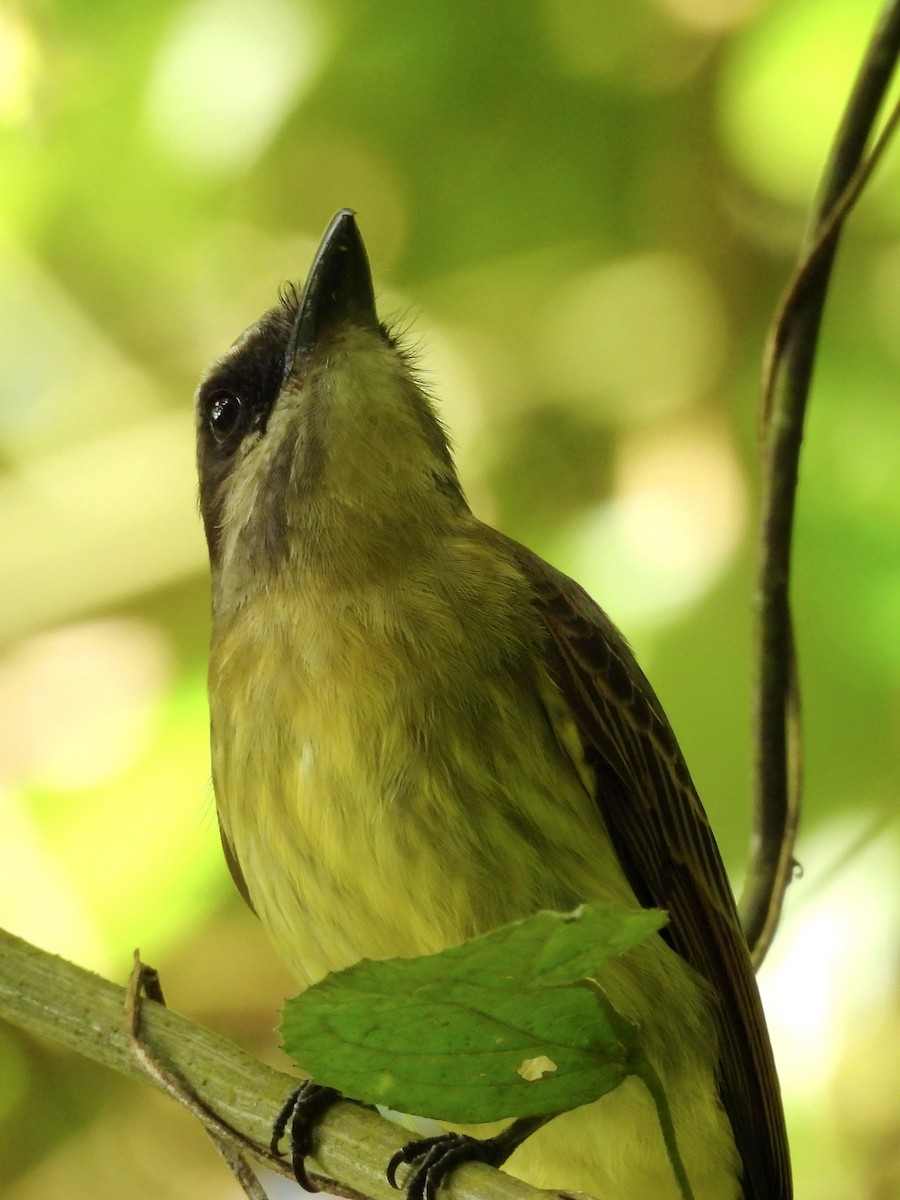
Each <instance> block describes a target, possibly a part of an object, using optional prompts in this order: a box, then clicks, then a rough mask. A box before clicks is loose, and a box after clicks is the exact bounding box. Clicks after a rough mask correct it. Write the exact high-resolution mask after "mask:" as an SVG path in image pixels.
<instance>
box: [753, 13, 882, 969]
mask: <svg viewBox="0 0 900 1200" xmlns="http://www.w3.org/2000/svg"><path fill="white" fill-rule="evenodd" d="M898 55H900V0H890V2H889V3H887V4H886V5H885V7H884V10H883V12H882V15H881V19H880V21H879V23H878V26H877V27H876V30H875V32H874V34H873V35H872V39H871V41H870V43H869V47H868V49H867V51H866V55H865V58H864V60H863V63H862V66H861V67H860V70H859V74H858V76H857V79H856V82H855V84H854V86H853V90H852V92H851V95H850V99H849V101H848V104H847V108H846V111H845V113H844V117H843V119H842V121H841V125H840V128H839V129H838V132H837V135H836V137H835V141H834V145H833V147H832V151H831V154H830V157H829V160H828V163H827V165H826V168H825V171H824V174H823V178H822V183H821V185H820V188H819V195H818V198H817V201H816V204H815V205H814V208H813V212H812V215H811V218H810V221H809V225H808V228H807V234H806V237H805V241H804V247H803V251H802V254H801V263H800V266H799V267H798V269H797V271H796V272H795V275H794V277H793V279H792V281H791V285H790V287H789V288H788V291H787V293H786V296H785V298H784V300H783V302H782V304H781V306H780V308H779V311H778V313H777V315H776V320H775V325H774V328H773V331H772V333H771V335H770V339H769V350H768V353H767V356H766V376H765V379H764V383H763V392H762V405H761V437H760V441H761V457H762V462H763V502H762V516H761V522H760V541H761V551H760V564H759V576H758V583H757V621H758V638H759V650H758V653H759V661H758V667H757V672H758V679H757V687H756V717H755V725H756V732H755V741H756V799H755V825H754V845H753V854H752V861H751V864H750V869H749V871H748V876H747V882H746V885H745V888H744V892H743V895H742V896H741V906H740V907H741V917H742V921H743V925H744V930H745V932H746V934H747V940H748V943H749V945H750V947H751V953H752V955H753V960H754V963H755V965H756V966H757V967H758V966H759V964H760V963H761V962H762V960H763V958H764V957H765V954H766V951H767V950H768V948H769V945H770V944H771V941H772V937H773V936H774V933H775V929H776V927H777V925H778V920H779V917H780V915H781V907H782V903H783V901H784V893H785V890H786V889H787V885H788V883H789V882H790V879H791V875H792V872H793V866H794V857H793V855H794V840H795V837H796V832H797V824H798V821H799V814H800V795H801V775H802V766H801V758H802V754H801V730H800V699H799V685H798V679H797V668H796V662H795V656H794V634H793V625H792V619H791V609H790V598H789V582H790V566H791V539H792V534H793V519H794V503H795V498H796V491H797V475H798V466H799V459H800V449H801V445H802V442H803V425H804V419H805V415H806V406H807V401H808V397H809V389H810V384H811V381H812V374H813V367H814V363H815V356H816V349H817V345H818V337H819V329H820V325H821V320H822V312H823V309H824V306H825V298H826V294H827V291H828V282H829V279H830V275H831V268H832V265H833V263H834V256H835V253H836V251H837V245H838V240H839V237H840V233H841V230H842V228H843V224H844V221H845V220H846V217H847V215H848V214H849V212H850V210H851V208H852V206H853V204H854V203H855V202H856V200H857V199H858V197H859V195H860V193H861V191H862V188H863V186H864V184H865V183H866V181H867V180H868V178H869V175H870V174H871V171H872V169H873V167H874V165H875V163H876V162H877V160H878V158H879V157H880V155H881V153H882V151H883V150H884V147H885V146H886V144H887V141H888V139H889V137H890V135H891V133H892V132H893V130H894V128H895V125H896V122H897V119H898V118H897V113H894V114H892V116H891V118H890V120H889V122H888V124H887V125H886V126H885V129H884V132H883V134H882V136H881V137H880V138H879V140H878V142H877V144H876V146H875V148H874V150H873V151H872V153H871V154H870V155H869V158H868V159H864V155H865V150H866V146H867V144H868V142H869V138H870V136H871V132H872V128H873V126H874V124H875V121H876V119H877V116H878V112H879V110H880V108H881V105H882V102H883V100H884V96H885V93H886V91H887V88H888V86H889V84H890V81H891V77H892V75H893V72H894V68H895V66H896V63H897V58H898Z"/></svg>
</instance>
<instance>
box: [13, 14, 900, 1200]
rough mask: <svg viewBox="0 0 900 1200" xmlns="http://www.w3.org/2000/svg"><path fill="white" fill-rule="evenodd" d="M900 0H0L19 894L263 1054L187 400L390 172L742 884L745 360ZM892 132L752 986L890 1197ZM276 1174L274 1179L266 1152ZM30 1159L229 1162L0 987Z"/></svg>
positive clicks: (814, 510) (401, 206)
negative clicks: (60, 1047)
mask: <svg viewBox="0 0 900 1200" xmlns="http://www.w3.org/2000/svg"><path fill="white" fill-rule="evenodd" d="M875 13H876V3H875V0H856V2H855V3H854V4H848V3H846V0H769V2H768V3H766V2H765V0H627V2H625V3H622V2H621V0H493V2H491V3H483V2H478V3H476V2H474V0H430V2H429V3H427V4H425V3H416V2H414V0H378V2H377V3H376V2H375V0H252V2H250V0H160V2H159V3H155V4H133V3H126V2H125V0H43V2H42V0H32V2H28V0H22V2H21V3H17V2H16V0H3V3H2V6H0V142H2V152H0V164H2V166H0V178H2V187H0V362H2V369H0V414H2V420H0V571H2V579H3V583H2V587H0V641H2V646H3V649H2V656H0V924H2V925H4V926H6V927H8V928H9V929H11V930H12V931H13V932H16V933H18V934H20V935H22V936H25V937H27V938H29V939H31V940H33V941H35V942H37V943H38V944H40V945H41V946H44V947H46V948H48V949H50V950H53V951H55V952H58V953H61V954H64V955H66V956H68V957H70V958H72V959H74V960H76V961H78V962H80V963H82V964H84V965H87V966H90V967H92V968H94V969H96V970H98V971H100V972H102V973H104V974H106V975H109V976H111V977H113V978H117V979H119V980H122V981H124V979H125V978H126V976H127V972H128V968H129V960H130V952H131V950H132V948H133V947H134V946H135V945H136V944H139V945H140V947H141V949H142V952H143V955H144V957H145V958H146V959H147V960H148V961H150V962H152V963H154V964H155V965H156V966H158V967H159V968H160V969H161V971H162V975H163V981H164V984H165V986H166V991H167V993H168V996H169V1000H170V1003H171V1004H172V1005H173V1006H174V1007H176V1008H178V1009H180V1010H181V1011H183V1012H186V1013H188V1014H189V1015H191V1016H194V1017H196V1018H198V1019H200V1020H202V1021H205V1022H206V1023H208V1024H210V1025H212V1026H214V1027H215V1028H217V1029H219V1030H220V1031H222V1032H224V1033H226V1034H228V1035H230V1036H232V1037H234V1038H236V1039H238V1040H239V1041H240V1042H241V1043H242V1044H244V1045H245V1046H248V1047H249V1048H251V1049H254V1050H256V1051H257V1052H258V1053H260V1054H264V1055H266V1056H268V1057H270V1058H271V1059H272V1061H278V1051H277V1048H276V1046H275V1038H274V1035H273V1034H272V1032H271V1030H272V1028H273V1026H274V1024H275V1012H276V1008H277V1006H278V1005H279V1004H280V1002H281V1001H282V999H283V998H284V997H285V996H286V995H288V994H289V993H290V991H291V983H290V980H289V979H288V978H287V976H286V974H285V973H284V971H283V970H282V968H281V967H280V966H279V965H278V963H277V961H276V960H275V958H274V955H273V954H272V952H271V951H270V949H269V947H268V946H267V944H266V943H265V941H264V939H263V935H262V934H261V932H260V931H259V930H258V929H257V927H256V924H255V921H254V919H253V918H252V916H250V915H249V914H248V913H245V912H244V911H243V909H242V907H241V904H240V902H239V901H238V899H237V898H236V896H235V895H234V893H233V891H232V888H231V885H230V881H229V880H228V878H227V875H226V872H225V869H224V866H223V863H222V861H221V859H220V852H219V846H218V838H217V835H216V831H215V822H214V817H213V813H212V800H211V793H210V787H209V784H208V764H207V744H206V724H207V716H206V701H205V695H204V671H205V658H206V641H207V635H208V613H207V608H208V588H207V572H206V566H205V560H204V556H205V551H204V546H203V542H202V536H201V531H200V524H199V520H198V518H197V512H196V502H195V481H194V472H193V444H192V443H193V431H192V415H191V394H192V391H193V389H194V386H195V384H196V381H197V378H198V376H199V374H200V372H201V370H202V369H203V368H204V366H205V365H206V364H207V363H208V362H209V361H210V360H211V359H212V358H214V357H215V356H216V355H218V354H219V353H221V352H222V351H223V350H224V349H225V348H226V347H227V345H228V344H229V343H230V342H231V340H232V339H233V338H234V337H235V336H236V335H237V334H238V333H239V331H240V330H241V329H242V328H243V327H244V326H246V325H247V324H249V323H250V322H251V321H252V320H254V319H255V318H256V317H257V315H258V314H259V313H260V312H261V311H262V310H263V309H264V308H266V307H267V306H268V305H269V304H270V303H272V301H273V299H274V297H275V294H276V290H277V288H278V286H279V284H281V283H282V282H284V281H286V280H289V279H302V277H303V275H304V272H305V270H306V267H307V265H308V263H309V260H310V256H311V254H312V251H313V249H314V247H315V244H316V242H317V240H318V238H319V236H320V234H321V232H322V230H323V229H324V227H325V225H326V223H327V221H328V219H329V218H330V216H331V214H332V212H333V211H334V210H335V209H336V208H338V207H340V206H343V205H350V206H352V207H354V208H356V209H357V210H358V212H359V220H360V224H361V227H362V230H363V234H364V236H365V238H366V241H367V243H368V246H369V250H370V254H371V257H372V260H373V266H374V269H375V273H376V280H377V283H378V286H379V291H380V297H381V307H382V311H383V312H384V313H386V314H388V315H391V314H392V315H393V316H394V317H395V318H396V319H397V320H398V321H399V323H400V324H401V325H402V326H403V327H404V328H408V329H409V330H410V336H411V338H412V339H413V340H414V341H415V343H416V344H417V345H419V346H420V352H421V360H422V368H423V371H424V372H425V373H426V375H427V377H428V379H429V380H430V382H431V384H432V387H433V390H434V391H435V393H436V394H437V395H439V396H440V397H441V399H442V401H443V411H444V414H445V417H446V419H447V422H448V424H449V426H450V428H451V430H452V431H453V434H454V436H455V440H456V445H457V449H458V459H459V463H460V468H461V472H462V475H463V479H464V481H465V483H466V486H467V488H468V491H469V495H470V499H471V500H472V502H473V505H474V507H475V508H476V510H477V511H478V512H479V513H480V514H481V515H482V516H484V517H485V518H487V519H488V520H490V521H492V522H494V523H495V524H498V525H499V526H501V527H502V528H503V529H504V530H506V531H507V532H508V533H510V534H512V535H513V536H515V537H517V538H519V539H520V540H523V541H526V542H527V543H529V544H530V545H531V546H533V547H534V548H535V549H536V550H538V551H539V552H540V553H541V554H542V555H544V556H545V557H547V558H549V559H550V560H551V561H552V562H554V563H555V564H557V565H558V566H560V567H561V568H563V569H564V570H566V571H567V572H569V573H570V574H572V575H574V576H576V577H577V578H579V579H580V580H581V581H582V582H583V583H584V584H585V585H586V586H587V587H588V588H589V590H590V591H592V592H593V594H594V595H595V596H596V597H597V598H598V599H599V600H600V601H601V603H603V604H604V606H605V607H606V608H607V609H608V610H609V611H610V613H611V614H612V616H613V617H614V619H615V620H616V621H617V622H618V624H619V625H620V626H621V627H622V628H623V629H624V630H625V632H626V633H627V634H628V636H629V637H630V638H631V639H632V641H633V643H634V644H635V646H636V649H637V651H638V653H639V656H640V658H641V659H642V662H643V664H644V666H645V668H646V670H647V672H648V674H649V675H650V677H651V679H652V680H653V681H654V684H655V686H656V688H657V690H658V691H659V692H660V694H661V697H662V699H663V701H664V703H665V704H666V706H667V708H668V711H669V713H670V716H671V717H672V720H673V723H674V724H675V727H676V729H677V731H678V733H679V735H680V738H681V740H682V744H683V746H684V749H685V751H686V754H687V757H688V760H689V762H690V763H691V764H692V769H693V770H694V773H695V775H696V778H697V781H698V784H699V786H700V791H701V794H702V795H703V797H704V799H705V802H706V804H707V807H708V809H709V811H710V815H711V817H712V820H713V823H714V826H715V828H716V830H717V833H718V836H719V838H720V841H721V844H722V846H723V850H724V853H725V856H726V859H727V861H728V863H729V866H730V867H731V869H732V871H733V876H734V878H735V881H736V882H737V883H739V881H740V876H741V871H742V866H743V863H744V862H745V859H746V854H747V844H748V829H749V806H750V757H751V752H750V743H749V733H748V728H749V711H750V682H749V681H750V677H751V673H752V672H751V652H750V644H751V642H750V638H751V613H752V571H753V560H754V548H753V522H754V516H755V512H756V507H757V492H758V480H757V466H756V460H755V446H754V438H755V413H754V406H755V396H756V388H757V377H758V371H759V361H760V356H761V347H762V343H763V338H764V332H765V328H766V325H767V322H768V319H769V316H770V313H771V311H772V309H773V307H774V304H775V301H776V297H777V295H778V293H779V291H780V289H781V287H782V285H783V283H784V281H785V279H786V277H787V275H788V273H789V271H790V268H791V264H792V261H793V257H794V253H795V247H796V246H797V244H798V241H799V238H800V234H801V230H802V226H803V220H804V212H805V209H806V206H807V203H808V201H809V198H810V195H811V193H812V191H813V188H814V185H815V180H816V177H817V174H818V171H819V168H820V164H821V162H822V159H823V156H824V153H825V149H826V146H827V144H828V142H829V140H830V137H831V135H832V132H833V129H834V125H835V122H836V119H837V116H838V113H839V110H840V108H841V105H842V103H843V100H844V98H845V96H846V93H847V90H848V87H849V85H850V82H851V79H852V76H853V73H854V71H855V68H856V66H857V64H858V61H859V58H860V56H861V53H862V49H863V46H864V43H865V40H866V38H867V36H868V33H869V30H870V28H871V26H872V24H873V21H874V17H875ZM898 378H900V149H898V148H897V147H895V148H894V149H893V151H892V152H891V154H890V155H889V158H888V161H887V163H886V164H885V165H884V167H883V168H882V169H881V170H880V172H879V174H878V177H877V179H876V181H875V183H874V184H873V186H872V187H871V189H870V191H869V193H868V195H867V197H866V199H865V202H864V204H863V206H862V209H861V210H860V211H859V213H858V214H856V215H855V216H854V218H853V221H852V228H851V231H850V233H849V235H848V237H847V239H846V241H845V244H844V247H843V250H842V253H841V256H840V263H839V270H838V272H837V276H836V278H835V281H834V285H833V290H832V295H831V298H830V303H829V310H828V318H827V321H826V325H825V331H824V343H823V347H822V351H821V356H820V361H819V366H818V370H817V377H816V385H815V393H814V404H813V412H812V418H811V422H810V430H809V438H808V443H807V448H806V457H805V462H804V469H803V490H802V495H801V500H800V510H799V527H798V535H797V536H798V541H797V583H796V600H797V609H798V622H799V645H800V655H801V669H802V679H803V685H804V691H805V697H806V727H807V739H808V741H807V755H808V766H807V789H808V800H807V808H806V814H805V817H804V824H803V833H802V838H801V843H800V855H799V856H800V858H801V859H802V862H803V864H804V867H805V873H804V875H803V877H802V878H801V879H799V880H798V881H797V882H796V883H795V884H794V885H793V887H792V889H791V892H790V899H789V903H788V910H787V916H786V920H785V924H784V927H783V930H782V932H781V934H780V937H779V939H778V942H777V943H776V947H775V949H774V950H773V952H772V954H771V957H770V960H769V962H768V963H767V964H766V966H765V968H764V970H763V973H762V978H761V985H762V987H763V991H764V998H765V1001H766V1006H767V1010H768V1014H769V1018H770V1022H771V1028H772V1035H773V1039H774V1041H775V1046H776V1053H777V1056H778V1059H779V1062H780V1067H781V1073H782V1078H783V1086H784V1091H785V1097H786V1103H787V1109H788V1118H789V1126H790V1131H791V1134H792V1141H793V1148H794V1156H795V1167H796V1175H797V1184H798V1186H797V1191H798V1196H799V1197H816V1200H863V1198H865V1200H887V1198H888V1197H895V1196H897V1195H900V1084H898V1080H900V1061H898V1059H900V986H898V982H900V978H898V966H900V962H898V953H897V946H898V936H897V935H898V926H900V889H898V882H897V881H898V877H900V875H898V869H900V838H898V829H897V824H896V822H894V823H891V819H892V818H893V816H894V815H895V812H896V800H897V792H896V788H897V778H898V772H897V767H898V745H900V738H898V724H900V709H898V687H897V684H898V677H900V631H898V625H900V549H898V544H900V538H898V533H900V484H898V480H900V405H898ZM271 1187H272V1195H273V1197H274V1196H280V1195H287V1194H288V1191H287V1190H285V1189H284V1187H283V1185H281V1184H280V1183H277V1182H272V1185H271ZM0 1191H2V1193H3V1195H4V1196H5V1197H7V1198H8V1200H44V1198H45V1197H47V1196H49V1195H56V1194H65V1195H66V1196H68V1197H69V1198H70V1200H77V1198H78V1197H81V1196H91V1197H94V1196H103V1197H106V1198H109V1200H126V1198H129V1200H130V1198H131V1197H144V1196H146V1195H153V1196H155V1197H162V1198H165V1197H173V1198H175V1197H188V1196H191V1197H212V1198H218V1197H223V1198H225V1197H234V1196H236V1195H237V1191H236V1187H235V1185H234V1184H233V1183H232V1182H231V1180H230V1179H229V1178H228V1177H226V1175H225V1172H224V1170H223V1168H221V1167H220V1165H219V1163H218V1160H217V1159H216V1157H215V1154H214V1152H213V1151H212V1149H211V1148H210V1147H209V1146H208V1145H207V1143H206V1140H205V1138H204V1136H203V1135H202V1134H201V1133H200V1132H199V1131H198V1130H197V1129H195V1128H194V1127H193V1125H192V1123H191V1122H190V1120H189V1119H188V1118H187V1117H186V1116H185V1115H184V1114H182V1113H181V1112H179V1111H176V1110H175V1108H174V1106H173V1105H171V1104H170V1103H169V1102H168V1101H165V1100H162V1099H157V1098H156V1097H155V1096H154V1095H152V1094H151V1092H150V1090H149V1089H140V1088H138V1087H135V1086H133V1085H130V1084H127V1083H126V1082H124V1081H122V1080H119V1079H117V1078H113V1077H111V1076H109V1075H106V1074H104V1073H102V1072H100V1071H99V1069H95V1068H92V1067H90V1066H89V1065H87V1064H85V1063H84V1062H81V1061H73V1060H70V1059H68V1058H66V1057H65V1056H63V1055H61V1054H60V1053H59V1052H58V1051H56V1050H55V1049H54V1048H53V1047H52V1046H47V1045H39V1044H37V1043H35V1042H34V1041H33V1040H31V1039H29V1038H27V1037H25V1036H24V1035H22V1034H21V1033H19V1032H17V1031H16V1030H15V1029H12V1028H6V1027H0Z"/></svg>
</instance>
